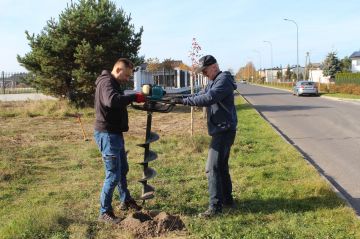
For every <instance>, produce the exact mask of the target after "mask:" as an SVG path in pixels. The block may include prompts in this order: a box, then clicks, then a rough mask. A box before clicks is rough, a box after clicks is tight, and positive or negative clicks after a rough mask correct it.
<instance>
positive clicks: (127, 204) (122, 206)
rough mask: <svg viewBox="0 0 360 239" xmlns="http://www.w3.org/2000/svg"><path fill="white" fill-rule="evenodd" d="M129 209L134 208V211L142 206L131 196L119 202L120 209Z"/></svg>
mask: <svg viewBox="0 0 360 239" xmlns="http://www.w3.org/2000/svg"><path fill="white" fill-rule="evenodd" d="M129 209H134V210H135V211H140V210H141V209H142V207H141V206H139V205H137V203H136V202H135V200H134V199H133V198H130V199H129V200H127V201H125V202H121V203H120V210H123V211H126V210H129Z"/></svg>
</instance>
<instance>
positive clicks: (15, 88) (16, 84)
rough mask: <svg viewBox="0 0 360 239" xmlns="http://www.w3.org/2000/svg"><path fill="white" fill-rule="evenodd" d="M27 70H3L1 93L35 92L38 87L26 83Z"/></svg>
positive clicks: (0, 84) (0, 81)
mask: <svg viewBox="0 0 360 239" xmlns="http://www.w3.org/2000/svg"><path fill="white" fill-rule="evenodd" d="M27 75H28V73H26V72H15V73H14V72H4V71H2V72H1V75H0V77H1V78H0V94H21V93H35V92H36V89H34V88H31V87H30V86H29V85H28V84H26V83H25V81H24V79H25V77H26V76H27Z"/></svg>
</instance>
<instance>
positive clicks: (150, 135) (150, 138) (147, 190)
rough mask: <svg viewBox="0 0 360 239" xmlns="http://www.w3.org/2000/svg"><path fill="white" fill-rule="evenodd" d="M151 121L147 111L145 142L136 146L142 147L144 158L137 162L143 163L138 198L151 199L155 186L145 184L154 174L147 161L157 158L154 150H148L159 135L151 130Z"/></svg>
mask: <svg viewBox="0 0 360 239" xmlns="http://www.w3.org/2000/svg"><path fill="white" fill-rule="evenodd" d="M151 122H152V112H151V111H148V112H147V120H146V137H145V143H144V144H140V145H138V146H140V147H143V148H144V150H145V152H144V160H143V162H140V163H139V164H141V165H143V169H144V171H143V177H142V178H141V179H140V180H139V182H140V183H142V184H143V191H142V195H141V197H140V199H142V200H143V203H144V202H145V200H148V199H151V198H153V197H154V192H155V187H153V186H151V185H149V184H147V181H148V180H150V179H152V178H154V177H155V176H156V171H155V170H154V169H153V168H150V167H149V165H148V164H149V162H151V161H153V160H155V159H157V154H156V153H155V152H154V151H151V150H150V143H152V142H155V141H157V140H158V139H159V138H160V137H159V135H157V134H156V133H154V132H151Z"/></svg>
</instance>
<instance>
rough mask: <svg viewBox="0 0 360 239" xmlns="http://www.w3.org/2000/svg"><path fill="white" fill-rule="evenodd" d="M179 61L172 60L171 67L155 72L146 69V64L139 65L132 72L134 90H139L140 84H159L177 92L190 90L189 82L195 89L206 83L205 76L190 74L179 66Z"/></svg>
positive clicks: (169, 90) (168, 90)
mask: <svg viewBox="0 0 360 239" xmlns="http://www.w3.org/2000/svg"><path fill="white" fill-rule="evenodd" d="M180 64H182V62H181V61H174V63H173V67H172V69H167V70H165V69H162V70H159V71H155V72H149V71H148V70H147V64H146V63H144V64H142V65H141V66H139V67H138V68H137V69H136V71H135V72H134V91H140V90H141V87H142V85H144V84H151V85H154V84H155V85H160V86H162V87H163V88H164V89H165V90H166V92H169V93H178V92H185V91H190V88H191V82H193V86H194V89H195V91H197V90H198V89H201V88H202V87H203V86H204V85H206V84H207V83H208V79H207V77H205V76H203V75H202V74H194V75H193V74H192V72H191V71H189V70H185V69H182V68H181V67H180Z"/></svg>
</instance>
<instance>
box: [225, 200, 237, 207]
mask: <svg viewBox="0 0 360 239" xmlns="http://www.w3.org/2000/svg"><path fill="white" fill-rule="evenodd" d="M223 208H229V209H231V208H236V204H235V202H234V201H231V202H224V203H223Z"/></svg>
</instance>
